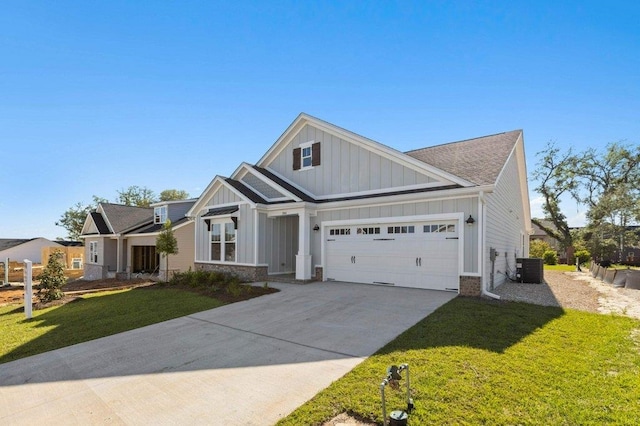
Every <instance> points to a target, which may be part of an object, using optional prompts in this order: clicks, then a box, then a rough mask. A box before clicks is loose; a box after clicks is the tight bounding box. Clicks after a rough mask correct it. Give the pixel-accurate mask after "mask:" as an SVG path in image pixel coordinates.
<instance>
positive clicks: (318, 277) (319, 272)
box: [314, 266, 322, 281]
mask: <svg viewBox="0 0 640 426" xmlns="http://www.w3.org/2000/svg"><path fill="white" fill-rule="evenodd" d="M314 279H315V280H316V281H322V266H316V276H315V277H314Z"/></svg>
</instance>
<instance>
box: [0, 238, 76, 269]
mask: <svg viewBox="0 0 640 426" xmlns="http://www.w3.org/2000/svg"><path fill="white" fill-rule="evenodd" d="M44 247H60V248H63V247H64V245H62V244H58V243H56V242H54V241H51V240H48V239H46V238H42V237H39V238H29V239H19V238H0V262H4V261H6V259H7V258H9V259H10V260H11V261H13V262H20V263H22V262H23V261H24V260H25V259H28V260H30V261H32V262H33V263H42V260H43V259H42V249H43V248H44ZM47 260H48V259H45V263H46V262H47Z"/></svg>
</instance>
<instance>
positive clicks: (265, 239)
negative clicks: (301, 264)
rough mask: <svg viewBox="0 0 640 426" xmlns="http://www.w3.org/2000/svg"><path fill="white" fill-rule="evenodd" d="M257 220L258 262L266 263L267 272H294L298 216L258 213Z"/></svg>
mask: <svg viewBox="0 0 640 426" xmlns="http://www.w3.org/2000/svg"><path fill="white" fill-rule="evenodd" d="M258 221H259V226H258V229H259V230H260V234H259V235H258V253H260V258H259V259H258V264H262V265H268V270H269V274H284V273H293V272H295V267H296V254H298V226H299V219H298V216H282V217H267V214H266V213H259V217H258Z"/></svg>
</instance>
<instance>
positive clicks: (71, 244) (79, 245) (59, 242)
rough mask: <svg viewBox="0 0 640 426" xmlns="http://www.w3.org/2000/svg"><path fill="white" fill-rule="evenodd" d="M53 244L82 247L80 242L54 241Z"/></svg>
mask: <svg viewBox="0 0 640 426" xmlns="http://www.w3.org/2000/svg"><path fill="white" fill-rule="evenodd" d="M54 242H55V243H58V244H60V245H61V246H65V247H81V246H82V241H65V240H55V241H54Z"/></svg>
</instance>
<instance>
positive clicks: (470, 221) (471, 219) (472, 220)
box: [465, 215, 476, 226]
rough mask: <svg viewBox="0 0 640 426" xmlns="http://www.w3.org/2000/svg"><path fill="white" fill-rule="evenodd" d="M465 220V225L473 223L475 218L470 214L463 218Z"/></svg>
mask: <svg viewBox="0 0 640 426" xmlns="http://www.w3.org/2000/svg"><path fill="white" fill-rule="evenodd" d="M465 222H467V225H469V226H471V225H473V224H474V223H476V220H475V219H474V218H473V217H472V216H471V215H469V217H468V218H467V220H465Z"/></svg>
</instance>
